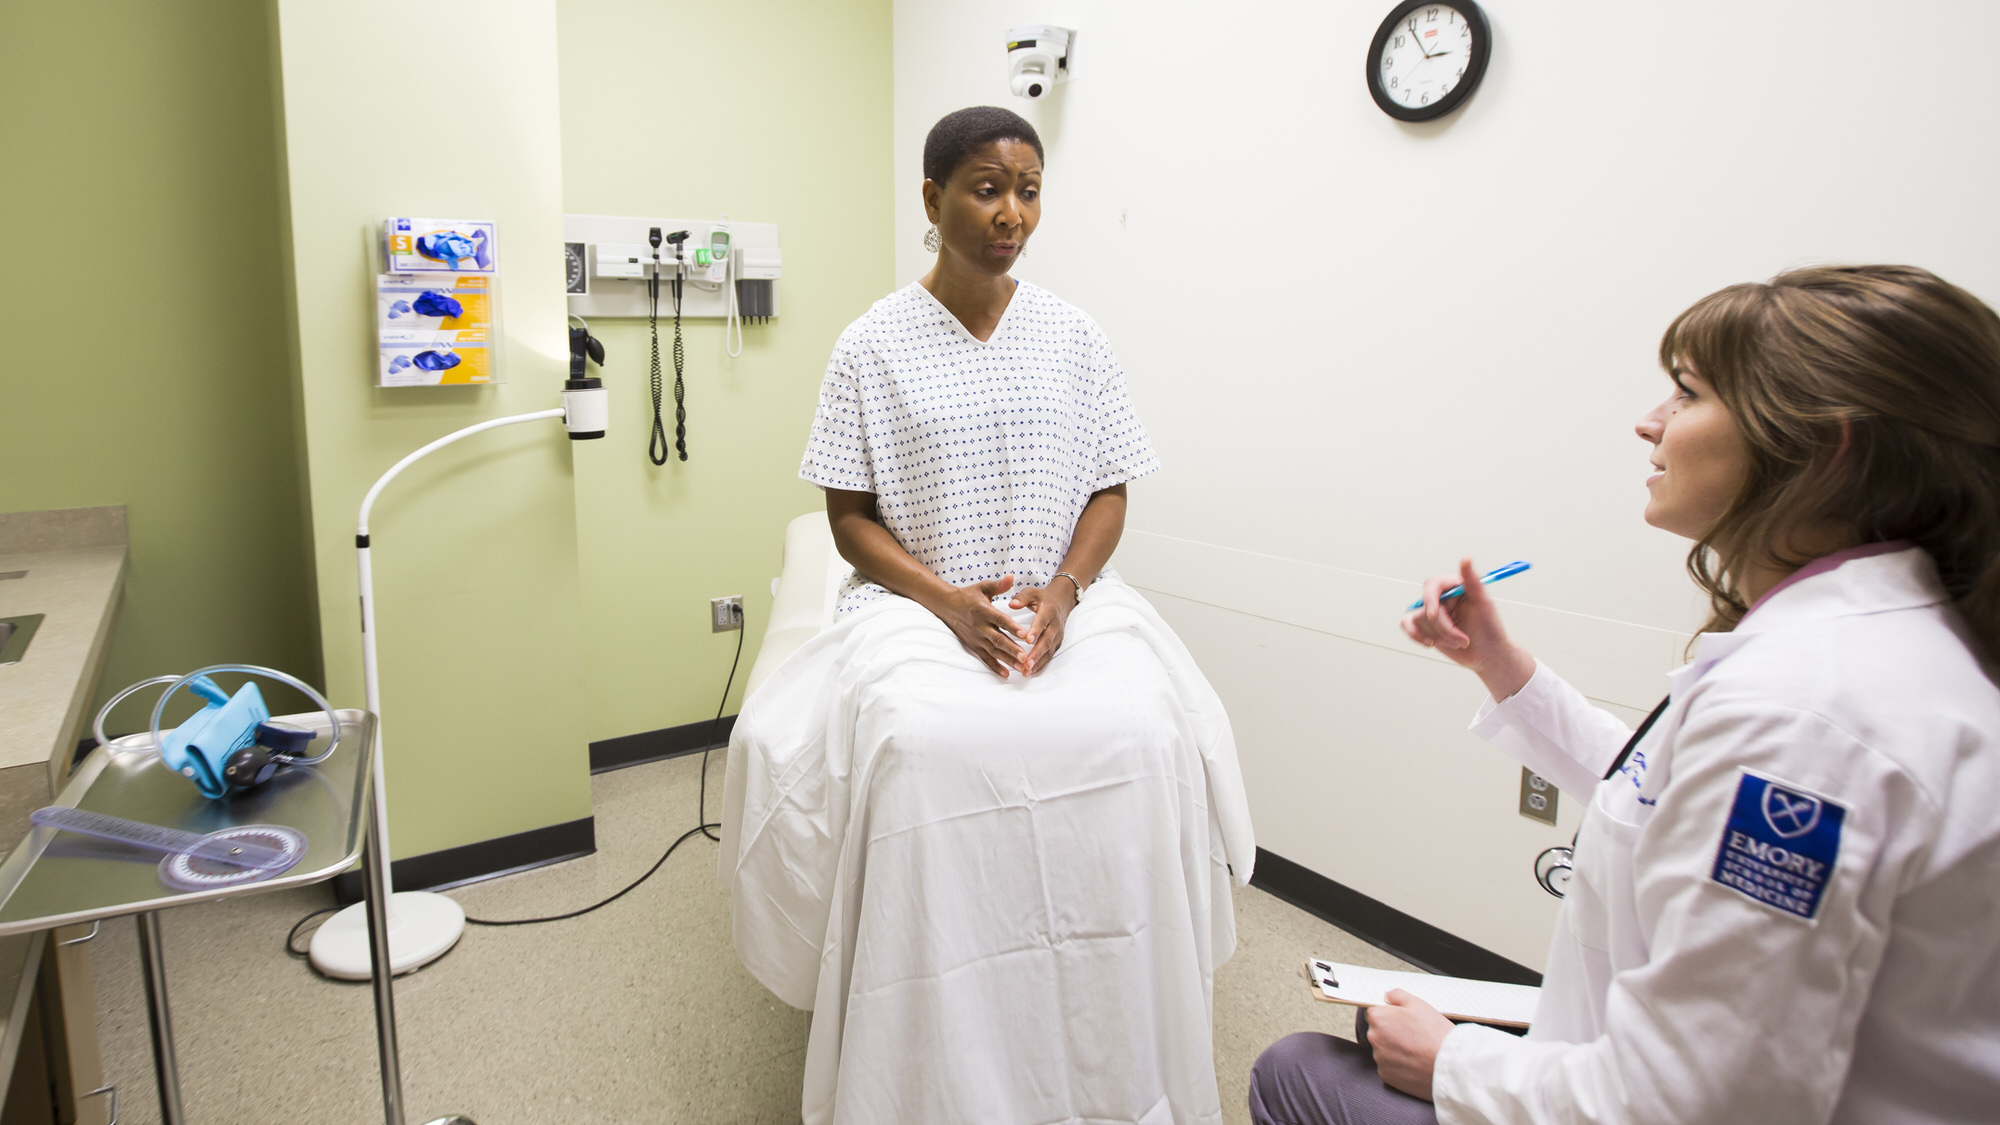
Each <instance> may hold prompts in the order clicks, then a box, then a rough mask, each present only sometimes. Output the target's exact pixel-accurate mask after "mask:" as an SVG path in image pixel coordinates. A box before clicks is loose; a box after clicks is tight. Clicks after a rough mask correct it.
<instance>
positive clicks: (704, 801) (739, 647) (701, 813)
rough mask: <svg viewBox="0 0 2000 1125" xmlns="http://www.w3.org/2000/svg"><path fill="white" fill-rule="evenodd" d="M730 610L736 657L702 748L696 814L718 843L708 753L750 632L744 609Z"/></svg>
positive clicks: (736, 607) (697, 819)
mask: <svg viewBox="0 0 2000 1125" xmlns="http://www.w3.org/2000/svg"><path fill="white" fill-rule="evenodd" d="M730 608H731V609H733V610H735V611H736V655H735V656H733V657H731V658H730V660H729V678H728V679H727V680H725V681H723V684H722V702H720V703H717V704H716V705H715V721H714V722H712V723H710V724H708V745H706V746H704V747H702V748H701V803H700V805H699V807H698V808H697V809H696V811H695V814H694V818H695V820H696V821H697V822H699V823H700V825H701V834H702V835H704V836H706V837H708V838H709V839H711V840H715V841H718V842H720V841H721V839H722V837H720V836H717V835H716V834H715V833H713V832H710V831H709V829H711V828H720V827H722V825H720V824H710V823H709V822H708V752H709V751H710V750H713V749H715V733H716V731H718V730H720V729H721V728H722V709H723V708H725V707H727V706H729V689H730V688H732V687H734V686H736V665H737V664H738V662H740V661H741V660H742V659H743V634H744V633H746V632H749V629H748V628H746V627H745V625H744V622H743V607H742V606H741V605H735V606H731V607H730Z"/></svg>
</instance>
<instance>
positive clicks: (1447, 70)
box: [1368, 0, 1491, 121]
mask: <svg viewBox="0 0 2000 1125" xmlns="http://www.w3.org/2000/svg"><path fill="white" fill-rule="evenodd" d="M1490 46H1491V43H1490V37H1489V35H1488V34H1487V27H1486V16H1485V14H1484V13H1483V12H1481V11H1480V10H1479V6H1478V5H1477V4H1475V3H1473V2H1472V0H1455V2H1454V3H1448V4H1443V3H1426V2H1424V0H1411V2H1408V3H1404V4H1401V5H1398V6H1397V8H1396V10H1395V11H1393V12H1391V13H1389V18H1388V19H1386V20H1384V21H1382V26H1381V28H1379V29H1378V30H1377V31H1376V32H1375V40H1374V42H1373V44H1372V45H1371V48H1370V51H1369V57H1368V71H1369V72H1368V88H1369V92H1370V93H1372V94H1373V95H1374V96H1375V103H1376V104H1377V105H1379V106H1381V107H1382V110H1383V112H1385V113H1387V114H1389V115H1390V116H1391V117H1395V118H1399V119H1401V120H1404V121H1422V120H1427V119H1429V118H1432V117H1438V116H1442V115H1443V114H1446V113H1449V112H1451V111H1452V110H1453V109H1456V108H1458V106H1459V104H1460V103H1462V102H1463V101H1464V100H1465V99H1466V98H1467V97H1469V96H1471V94H1472V90H1473V88H1474V87H1475V86H1477V85H1478V84H1479V79H1480V78H1481V77H1482V76H1484V74H1485V72H1486V58H1487V54H1488V51H1489V49H1490Z"/></svg>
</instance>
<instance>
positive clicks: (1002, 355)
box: [799, 281, 1160, 613]
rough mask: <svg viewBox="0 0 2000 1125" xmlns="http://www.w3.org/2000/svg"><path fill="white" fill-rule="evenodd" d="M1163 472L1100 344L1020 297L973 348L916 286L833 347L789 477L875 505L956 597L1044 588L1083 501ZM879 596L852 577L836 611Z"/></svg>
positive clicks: (1049, 296)
mask: <svg viewBox="0 0 2000 1125" xmlns="http://www.w3.org/2000/svg"><path fill="white" fill-rule="evenodd" d="M1159 467H1160V463H1159V461H1158V460H1157V459H1156V458H1155V457H1154V456H1153V447H1152V445H1151V443H1149V442H1148V441H1147V440H1146V431H1145V429H1144V428H1143V427H1142V426H1140V424H1139V416H1138V415H1137V414H1136V413H1135V412H1134V411H1133V409H1132V400H1131V398H1130V397H1129V396H1128V395H1127V393H1126V389H1125V372H1124V371H1123V370H1122V369H1121V368H1120V367H1119V366H1118V358H1117V357H1116V356H1115V355H1113V354H1112V351H1111V344H1110V341H1108V340H1106V339H1105V337H1104V333H1103V332H1102V331H1101V330H1100V329H1099V328H1098V327H1097V323H1096V322H1095V321H1093V320H1091V319H1090V317H1089V316H1088V315H1086V314H1085V313H1084V312H1083V310H1081V309H1079V308H1077V307H1076V306H1074V305H1072V304H1070V303H1069V302H1067V301H1064V300H1063V299H1061V298H1060V297H1057V296H1056V295H1055V294H1053V293H1050V292H1049V291H1048V290H1046V289H1043V288H1041V287H1039V286H1037V285H1034V284H1031V283H1029V282H1025V281H1023V282H1020V283H1019V287H1018V288H1017V289H1016V290H1015V291H1014V296H1013V299H1012V300H1011V301H1009V302H1008V304H1007V310H1006V312H1005V313H1004V314H1002V316H1001V317H1000V323H999V325H998V326H996V327H995V328H994V330H993V335H992V337H991V338H990V339H988V340H985V341H983V342H982V341H980V340H977V339H975V338H973V336H972V334H971V333H970V332H967V331H966V330H965V327H964V326H963V325H961V324H960V323H959V322H958V318H957V317H954V316H953V315H952V314H951V312H950V311H949V310H947V309H946V308H945V307H944V305H942V304H940V303H939V302H938V299H937V298H936V297H934V296H932V295H931V293H930V291H929V290H927V289H925V288H924V287H923V286H922V285H919V284H915V283H912V284H910V285H907V286H904V287H903V288H901V289H898V290H897V291H896V292H894V293H891V294H889V295H888V296H887V297H884V298H882V299H881V300H879V301H877V302H875V304H874V307H872V308H870V309H869V310H868V312H867V313H866V314H865V315H864V316H862V317H861V318H860V319H859V320H856V321H855V322H854V323H853V324H851V325H849V326H848V327H847V331H845V332H842V333H841V334H840V339H839V341H838V342H837V343H835V344H834V348H833V357H832V359H830V360H829V361H828V363H827V369H826V378H825V380H824V381H823V382H822V383H821V384H820V391H819V410H818V412H817V413H816V414H815V415H814V417H813V428H812V436H811V438H810V439H809V440H808V441H807V443H806V453H805V459H804V461H803V463H802V464H801V465H800V466H799V476H800V477H802V478H803V479H805V480H808V481H810V482H812V483H813V484H817V485H820V486H822V487H825V488H839V489H847V490H850V491H855V492H872V493H874V494H875V496H876V497H877V503H876V512H877V515H878V516H879V518H880V519H881V521H882V524H883V526H885V527H887V528H888V529H889V533H890V534H891V535H894V536H895V537H896V541H897V542H898V543H900V544H902V546H903V549H904V550H906V551H908V552H909V553H910V555H911V556H912V557H913V558H915V559H916V560H917V561H918V562H920V563H922V564H923V565H924V566H926V567H929V568H930V569H931V571H932V572H933V573H935V574H937V575H938V576H939V577H940V578H943V579H944V580H945V581H946V582H949V583H951V584H952V585H954V586H964V585H968V584H970V583H973V582H984V581H987V580H989V579H994V578H999V577H1001V576H1002V575H1007V574H1012V575H1014V579H1015V585H1016V588H1019V587H1021V586H1046V585H1048V584H1049V582H1050V581H1051V580H1052V579H1053V578H1054V577H1055V573H1056V571H1057V569H1059V568H1060V566H1061V565H1062V560H1063V556H1064V555H1065V554H1066V553H1067V552H1068V551H1069V541H1070V535H1071V533H1072V532H1073V531H1074V530H1075V529H1076V520H1077V517H1078V516H1079V515H1081V514H1082V512H1083V506H1084V504H1085V503H1087V502H1088V501H1089V500H1090V496H1091V494H1092V493H1093V492H1097V491H1100V490H1102V489H1106V488H1110V487H1111V486H1113V485H1116V484H1121V483H1123V482H1125V481H1129V480H1133V479H1136V478H1138V477H1142V476H1145V475H1146V474H1148V473H1151V472H1154V471H1155V470H1157V469H1158V468H1159ZM885 593H886V591H884V590H883V588H882V587H880V586H878V585H875V584H873V583H871V582H868V581H867V580H866V579H865V578H864V577H863V576H861V575H860V574H858V573H857V574H855V575H853V576H851V577H850V578H849V579H848V581H847V585H846V586H845V587H843V588H842V590H841V599H840V609H841V612H843V613H844V612H846V611H848V610H851V609H853V608H854V607H856V606H859V605H862V604H865V603H867V602H870V601H874V600H876V599H878V598H880V597H882V596H883V595H884V594H885Z"/></svg>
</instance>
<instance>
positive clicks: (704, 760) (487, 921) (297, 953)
mask: <svg viewBox="0 0 2000 1125" xmlns="http://www.w3.org/2000/svg"><path fill="white" fill-rule="evenodd" d="M732 608H733V609H734V611H735V614H736V655H735V656H733V657H731V658H730V661H729V678H728V679H726V680H724V681H723V684H722V701H721V702H720V703H718V704H716V707H715V719H714V721H712V722H710V723H709V725H708V745H706V746H704V747H702V751H701V796H700V797H699V798H698V799H697V804H696V812H695V826H694V827H693V828H690V829H688V830H687V831H686V832H683V833H681V834H680V835H679V836H677V837H675V839H674V842H673V843H671V844H668V845H667V850H666V851H664V852H662V853H661V854H660V858H659V859H656V860H654V861H653V866H651V867H649V868H647V869H646V873H645V874H644V875H641V876H639V877H638V878H637V879H634V880H632V881H631V882H630V883H627V884H626V885H625V887H624V889H622V890H620V891H619V892H618V893H617V894H614V895H612V896H611V897H610V898H607V899H603V900H601V901H599V902H594V903H591V904H590V905H589V906H586V907H583V908H582V909H579V910H572V911H570V912H568V913H567V914H551V915H548V916H547V917H543V918H501V919H491V918H474V917H472V916H471V915H469V914H468V915H466V918H465V920H466V922H467V924H469V925H474V926H532V925H536V924H538V923H541V922H561V921H563V920H565V919H568V918H578V917H582V916H583V915H585V914H588V913H590V912H591V911H593V910H598V909H601V908H603V907H606V906H609V905H611V904H612V903H614V902H617V901H618V900H619V899H621V898H624V897H625V896H626V895H627V894H629V893H631V892H632V891H633V890H635V889H637V888H638V886H639V884H641V883H643V882H645V881H646V880H648V879H650V878H652V877H653V873H654V872H655V871H658V870H659V869H660V868H661V867H662V866H663V865H664V864H665V863H666V862H667V858H668V857H669V856H671V855H673V854H674V850H675V849H676V848H679V847H680V846H681V845H682V844H685V843H687V842H688V841H689V840H690V839H692V838H693V837H694V836H695V835H696V834H697V833H698V834H700V835H703V836H706V837H708V838H709V839H711V840H720V839H722V837H720V836H717V835H716V834H715V833H714V832H712V831H710V829H713V828H720V827H722V825H721V824H719V823H715V824H711V823H709V820H708V755H709V753H710V752H711V751H712V750H714V749H715V736H716V733H717V732H718V731H720V730H721V727H722V713H723V711H724V710H726V709H727V708H728V707H729V692H730V689H731V688H734V687H735V686H736V669H737V667H738V666H739V665H740V664H741V663H742V661H743V634H744V633H745V632H748V626H747V624H746V623H745V621H744V617H743V607H742V606H740V605H738V606H734V607H732ZM339 909H340V907H338V906H328V907H324V908H322V909H319V910H315V911H313V912H312V913H310V914H308V915H306V916H305V917H303V918H301V919H299V920H298V921H297V922H294V923H293V924H292V929H291V932H290V933H288V934H286V935H285V952H287V953H290V954H291V955H292V956H294V957H304V956H306V955H307V953H308V951H307V950H304V949H299V948H298V947H297V946H296V945H295V944H294V943H295V942H296V941H297V940H298V936H299V930H301V929H303V928H304V927H305V925H306V923H308V922H310V921H312V920H313V919H314V918H317V917H319V916H320V915H322V914H332V913H334V912H335V911H337V910H339Z"/></svg>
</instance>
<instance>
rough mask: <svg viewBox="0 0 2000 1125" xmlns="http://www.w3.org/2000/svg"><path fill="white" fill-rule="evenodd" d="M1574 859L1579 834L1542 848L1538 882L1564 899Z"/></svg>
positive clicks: (1614, 766) (1621, 760) (1622, 754)
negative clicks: (1565, 840) (1553, 845)
mask: <svg viewBox="0 0 2000 1125" xmlns="http://www.w3.org/2000/svg"><path fill="white" fill-rule="evenodd" d="M1672 699H1673V696H1671V695H1670V696H1668V697H1667V698H1666V699H1662V700H1660V704H1659V706H1657V707H1655V708H1653V713H1652V714H1650V715H1648V716H1646V721H1645V722H1643V723H1640V724H1639V729H1638V730H1635V731H1633V732H1632V737H1631V738H1628V739H1626V740H1625V749H1623V750H1620V751H1619V752H1618V760H1617V761H1615V762H1613V763H1611V768H1610V769H1608V770H1606V771H1604V780H1606V781H1610V780H1611V779H1612V778H1614V777H1616V776H1618V771H1619V770H1622V769H1624V768H1625V763H1626V761H1627V760H1629V759H1630V758H1631V757H1632V751H1633V750H1634V749H1636V748H1637V747H1638V745H1639V743H1640V742H1641V741H1642V740H1643V739H1645V737H1646V732H1647V731H1649V730H1652V729H1653V723H1654V722H1656V721H1657V720H1658V719H1659V717H1660V714H1661V712H1663V711H1665V710H1666V709H1667V704H1668V702H1670V701H1671V700H1672ZM1581 835H1583V829H1581V828H1578V829H1577V836H1581ZM1575 860H1576V836H1571V837H1570V838H1569V843H1567V844H1557V845H1556V846H1555V847H1553V848H1544V849H1542V854H1540V855H1538V856H1536V857H1535V882H1537V883H1539V884H1541V888H1542V889H1543V890H1545V891H1547V892H1549V893H1550V894H1552V895H1554V896H1556V897H1557V898H1562V897H1563V896H1564V894H1566V893H1567V892H1568V891H1569V876H1570V871H1571V870H1572V869H1573V868H1574V867H1575Z"/></svg>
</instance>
